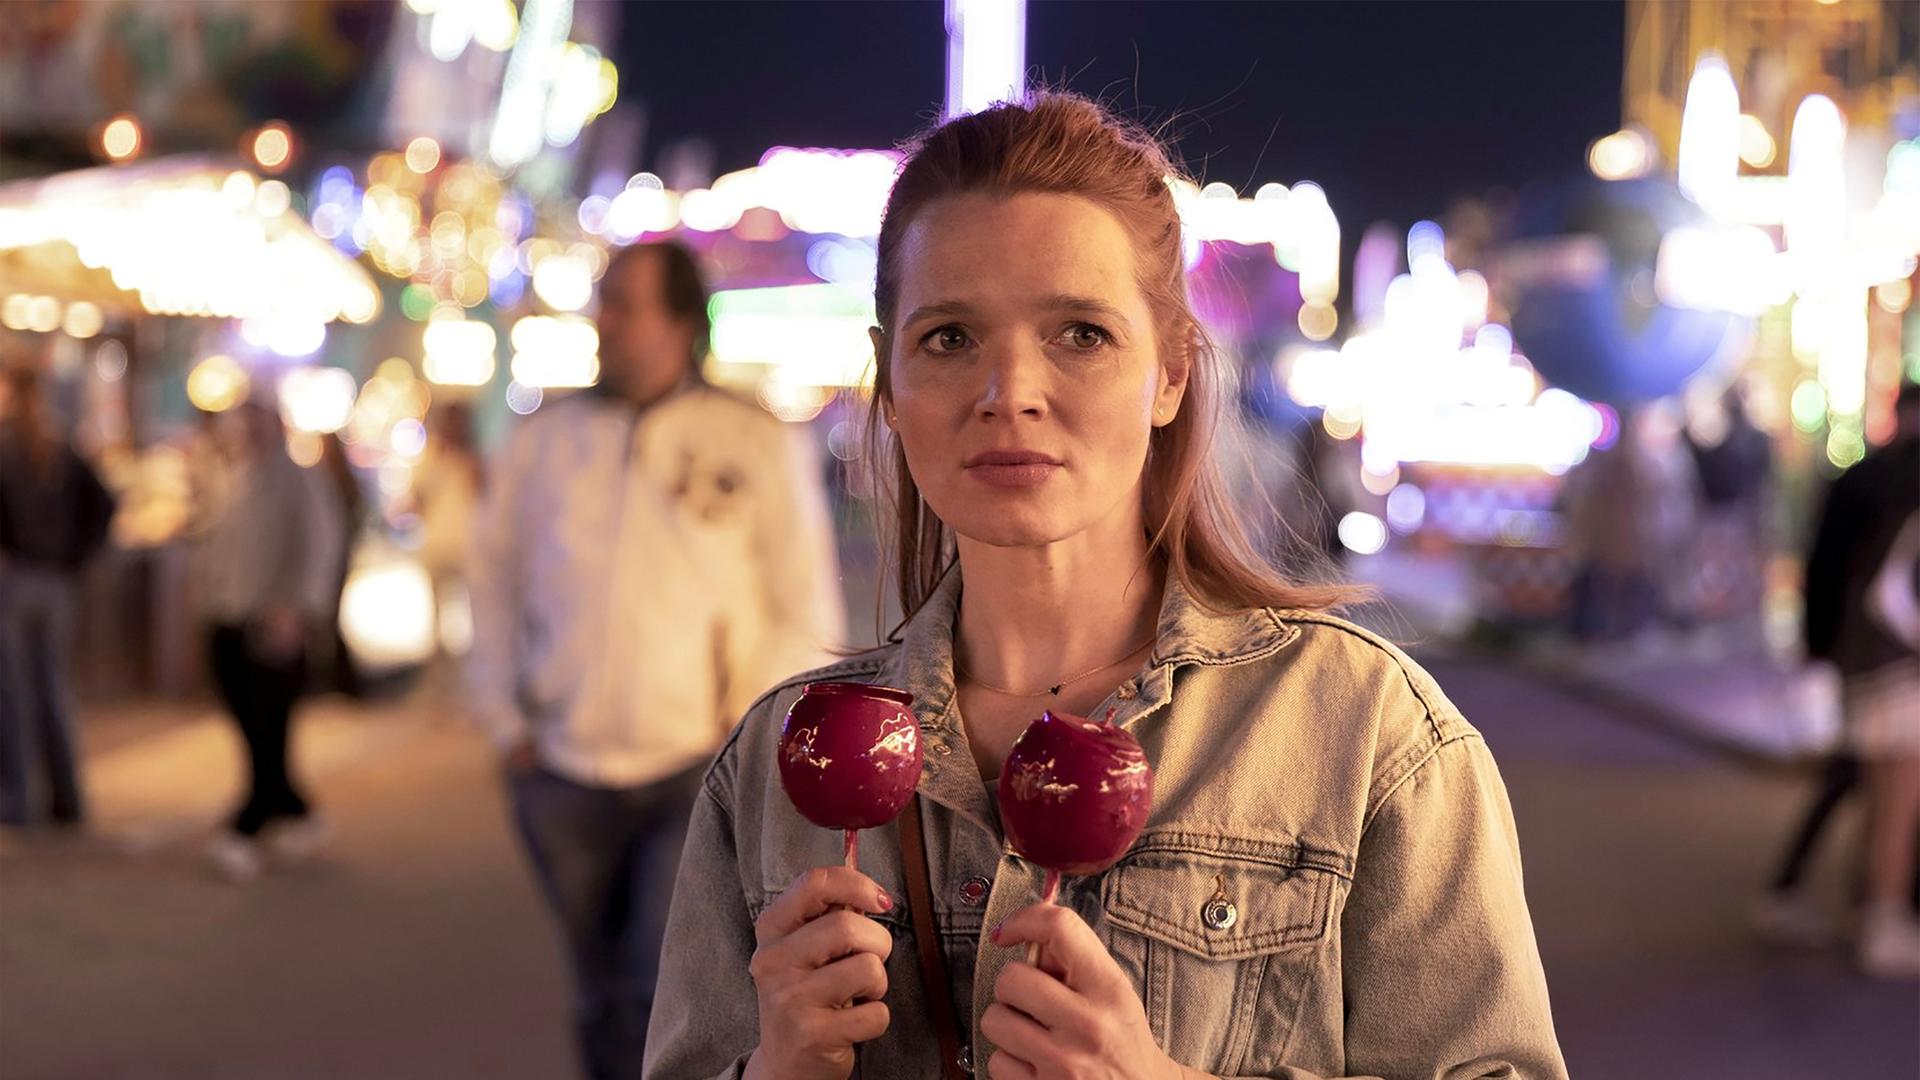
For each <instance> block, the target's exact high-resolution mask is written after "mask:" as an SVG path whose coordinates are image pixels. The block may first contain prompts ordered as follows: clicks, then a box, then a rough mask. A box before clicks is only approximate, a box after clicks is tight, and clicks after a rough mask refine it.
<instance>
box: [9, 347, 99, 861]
mask: <svg viewBox="0 0 1920 1080" xmlns="http://www.w3.org/2000/svg"><path fill="white" fill-rule="evenodd" d="M4 381H5V384H6V395H5V396H6V398H7V401H8V402H9V404H8V405H7V411H6V420H5V421H4V422H3V423H0V824H6V825H30V824H36V823H38V822H40V821H44V820H47V819H49V818H51V820H52V821H54V822H55V823H56V824H62V825H73V824H78V823H79V821H80V819H81V817H82V815H83V813H84V805H83V801H82V799H81V792H80V773H79V766H78V762H77V754H76V753H75V747H74V735H73V710H72V707H71V705H70V703H69V700H68V693H67V662H68V654H69V653H70V651H71V646H72V639H73V612H74V594H75V593H76V591H77V590H78V578H79V573H80V568H81V566H82V565H84V564H85V563H86V561H87V560H88V559H89V558H91V557H92V556H93V554H94V553H95V552H97V551H99V550H100V548H101V546H102V545H103V544H105V542H106V539H107V526H108V525H109V524H110V523H111V521H112V519H113V497H112V496H111V495H109V494H107V489H106V488H105V487H103V486H101V483H100V478H99V477H98V476H97V475H95V474H94V471H93V469H92V468H91V467H90V466H89V465H88V464H87V463H86V461H85V460H83V459H82V458H81V457H80V455H79V454H77V453H75V452H74V450H73V447H72V446H70V445H68V443H67V441H66V440H65V439H63V438H62V437H61V436H60V434H59V430H58V427H57V425H56V422H55V419H54V416H53V409H52V407H51V405H50V403H49V402H48V401H47V395H46V392H45V386H44V384H43V382H42V379H41V376H40V374H39V373H38V372H37V371H35V370H33V369H32V368H28V367H24V366H22V367H13V368H9V369H7V371H6V373H5V376H4ZM36 757H37V758H38V759H39V767H38V768H36V767H35V766H34V765H33V764H32V762H33V759H34V758H36ZM35 773H40V774H41V777H42V778H43V779H44V781H45V784H46V787H47V791H46V792H45V795H46V797H45V798H44V799H42V798H39V797H37V796H36V795H35V793H34V791H33V788H34V787H35V785H34V783H33V777H34V774H35Z"/></svg>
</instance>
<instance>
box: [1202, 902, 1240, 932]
mask: <svg viewBox="0 0 1920 1080" xmlns="http://www.w3.org/2000/svg"><path fill="white" fill-rule="evenodd" d="M1200 921H1201V922H1203V923H1206V924H1207V929H1209V930H1231V929H1233V924H1234V923H1236V922H1239V921H1240V909H1239V908H1237V907H1235V906H1233V901H1231V900H1228V899H1225V898H1224V897H1219V896H1216V897H1214V898H1213V899H1211V900H1208V901H1207V902H1206V903H1205V904H1203V905H1201V907H1200Z"/></svg>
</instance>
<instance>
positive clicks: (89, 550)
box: [68, 450, 115, 567]
mask: <svg viewBox="0 0 1920 1080" xmlns="http://www.w3.org/2000/svg"><path fill="white" fill-rule="evenodd" d="M68 454H69V455H70V459H71V466H70V468H71V469H72V476H73V486H74V550H73V554H72V558H71V560H70V565H72V566H74V567H78V566H80V565H82V564H83V563H85V562H86V561H87V560H88V559H91V558H93V556H94V555H96V554H98V553H99V551H100V549H101V548H102V547H105V546H106V543H107V537H108V535H109V533H110V532H111V530H112V527H113V512H114V508H115V503H114V498H113V493H112V492H110V491H108V490H107V486H106V485H105V484H103V483H101V482H100V474H99V473H97V472H95V471H94V469H93V466H91V465H89V464H87V460H86V459H85V458H83V457H81V456H80V455H79V454H76V453H73V452H72V451H71V450H69V451H68Z"/></svg>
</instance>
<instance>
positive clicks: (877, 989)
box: [799, 952, 887, 1009]
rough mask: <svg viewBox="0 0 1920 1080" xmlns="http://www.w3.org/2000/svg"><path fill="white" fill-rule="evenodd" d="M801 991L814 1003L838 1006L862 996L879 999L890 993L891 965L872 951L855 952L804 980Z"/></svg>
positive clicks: (832, 1006)
mask: <svg viewBox="0 0 1920 1080" xmlns="http://www.w3.org/2000/svg"><path fill="white" fill-rule="evenodd" d="M799 991H800V992H799V997H800V998H801V999H802V1000H804V1001H807V1002H809V1003H810V1004H814V1005H824V1006H827V1007H829V1008H836V1009H837V1008H840V1007H841V1006H843V1005H846V1004H847V1003H848V1002H851V1001H857V1000H861V999H865V1000H867V1001H878V1000H880V999H881V998H883V997H886V996H887V965H885V964H883V963H881V962H880V958H879V957H877V956H875V955H873V954H872V953H865V952H863V953H855V954H854V955H852V956H849V957H847V958H846V959H844V960H835V961H834V962H833V963H831V964H828V965H827V966H825V967H823V968H820V969H819V970H818V971H815V972H814V973H813V974H811V975H808V976H807V977H806V978H804V979H802V980H801V981H800V987H799Z"/></svg>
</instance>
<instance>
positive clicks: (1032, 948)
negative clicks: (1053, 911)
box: [1027, 870, 1060, 967]
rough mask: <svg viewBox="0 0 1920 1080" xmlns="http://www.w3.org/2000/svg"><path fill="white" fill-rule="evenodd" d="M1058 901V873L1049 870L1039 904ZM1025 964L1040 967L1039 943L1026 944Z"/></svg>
mask: <svg viewBox="0 0 1920 1080" xmlns="http://www.w3.org/2000/svg"><path fill="white" fill-rule="evenodd" d="M1059 901H1060V871H1058V870H1049V871H1047V885H1046V889H1045V890H1044V891H1043V892H1041V894H1040V902H1041V903H1043V904H1055V903H1059ZM1027 963H1029V964H1032V965H1033V966H1034V967H1039V966H1040V943H1039V942H1037V941H1029V942H1027Z"/></svg>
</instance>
